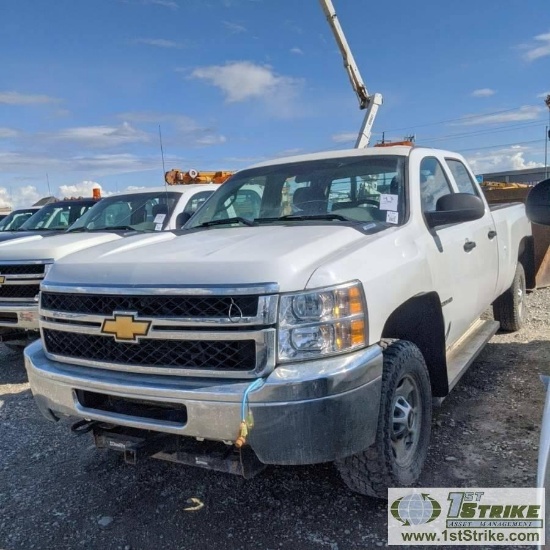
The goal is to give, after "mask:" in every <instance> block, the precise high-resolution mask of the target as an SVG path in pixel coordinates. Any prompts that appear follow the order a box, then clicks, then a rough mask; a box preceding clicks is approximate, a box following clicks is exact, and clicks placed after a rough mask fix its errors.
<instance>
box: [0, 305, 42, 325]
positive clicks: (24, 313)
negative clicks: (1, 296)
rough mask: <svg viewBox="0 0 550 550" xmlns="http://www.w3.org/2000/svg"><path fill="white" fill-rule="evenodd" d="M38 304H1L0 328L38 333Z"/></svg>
mask: <svg viewBox="0 0 550 550" xmlns="http://www.w3.org/2000/svg"><path fill="white" fill-rule="evenodd" d="M38 319H39V315H38V303H36V302H33V303H29V302H13V303H6V302H3V303H0V327H5V328H11V329H14V330H16V329H21V330H34V331H36V332H38V330H39V328H38Z"/></svg>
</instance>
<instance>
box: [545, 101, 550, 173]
mask: <svg viewBox="0 0 550 550" xmlns="http://www.w3.org/2000/svg"><path fill="white" fill-rule="evenodd" d="M544 103H546V106H547V107H548V126H546V128H545V132H544V179H545V180H546V179H548V141H550V94H548V95H547V96H546V99H545V100H544Z"/></svg>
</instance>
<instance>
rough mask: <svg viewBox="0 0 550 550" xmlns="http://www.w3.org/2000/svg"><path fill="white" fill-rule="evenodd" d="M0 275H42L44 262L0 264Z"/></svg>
mask: <svg viewBox="0 0 550 550" xmlns="http://www.w3.org/2000/svg"><path fill="white" fill-rule="evenodd" d="M0 275H44V264H29V265H24V264H19V265H0Z"/></svg>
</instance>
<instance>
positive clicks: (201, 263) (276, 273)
mask: <svg viewBox="0 0 550 550" xmlns="http://www.w3.org/2000/svg"><path fill="white" fill-rule="evenodd" d="M530 235H531V229H530V224H529V222H528V220H527V218H526V215H525V207H524V206H523V205H521V204H514V205H507V206H502V205H501V206H499V207H498V208H497V209H494V210H493V211H492V210H491V209H490V208H489V206H488V204H487V202H486V200H485V198H484V196H483V193H482V192H481V190H480V188H479V186H478V184H477V183H476V180H475V177H474V175H473V173H472V171H471V169H470V168H469V167H468V165H467V163H466V161H465V160H464V158H462V157H461V156H460V155H458V154H456V153H453V152H450V151H442V150H435V149H428V148H422V147H405V146H399V147H386V148H376V147H375V148H370V149H361V150H357V149H354V150H345V151H336V152H325V153H317V154H312V155H304V156H298V157H292V158H285V159H280V160H275V161H270V162H266V163H262V164H258V165H256V166H253V167H251V168H249V169H245V170H242V171H240V172H238V173H236V174H235V175H234V176H233V177H231V178H230V179H229V180H228V181H227V182H226V183H225V184H224V185H223V186H222V187H221V188H220V189H219V190H218V191H216V192H215V193H214V194H213V195H212V196H211V197H210V198H209V199H208V200H207V202H206V203H205V204H204V206H203V207H202V208H201V209H200V210H199V211H198V212H197V213H196V214H195V215H194V216H193V217H192V218H191V219H190V220H189V222H188V223H187V224H186V226H185V231H182V232H168V233H166V232H165V233H161V234H157V235H154V236H134V237H128V238H127V239H125V240H124V241H122V242H110V243H105V244H102V245H99V246H96V247H94V248H93V249H90V250H86V251H82V252H78V253H75V254H71V255H68V256H65V257H64V258H62V259H61V260H58V261H56V262H55V263H54V264H53V266H52V267H51V269H50V270H49V272H48V274H47V276H46V278H45V279H44V281H43V283H42V286H41V289H42V291H41V298H40V328H41V340H39V341H36V342H34V343H33V344H31V345H30V346H28V347H27V348H26V349H25V364H26V369H27V373H28V377H29V381H30V385H31V389H32V392H33V394H34V397H35V400H36V403H37V405H38V407H39V408H40V410H41V411H42V413H43V414H44V416H45V417H46V418H48V419H49V420H52V421H56V420H58V419H60V418H62V417H69V418H75V419H77V420H78V422H77V423H76V424H75V425H74V426H73V428H74V431H76V432H88V431H91V432H93V434H94V437H95V442H96V444H97V445H98V446H100V447H106V448H110V449H113V450H119V451H123V452H124V454H125V458H126V460H128V461H129V462H134V461H135V460H137V459H138V458H139V457H140V456H154V457H156V458H163V459H168V460H171V461H174V462H182V463H185V464H192V465H196V466H201V467H206V468H212V469H218V470H224V471H228V472H233V473H241V474H243V475H244V476H245V477H249V476H251V475H253V474H254V473H256V472H257V471H259V470H261V469H262V468H263V467H264V466H265V465H266V464H282V465H299V464H314V463H320V462H329V461H333V462H335V463H336V466H337V468H338V469H339V471H340V472H341V475H342V478H343V480H344V481H345V483H346V484H347V485H348V486H349V487H350V488H351V489H352V490H354V491H357V492H360V493H363V494H367V495H372V496H376V497H381V498H386V497H387V492H386V491H387V488H388V487H392V486H402V485H409V484H412V483H414V482H415V481H416V479H417V478H418V476H419V474H420V471H421V469H422V465H423V463H424V459H425V457H426V454H427V450H428V443H429V439H430V430H431V416H432V405H433V404H434V402H437V401H440V400H441V399H443V398H444V397H445V396H446V395H447V394H448V393H449V392H450V390H451V389H452V388H453V386H454V385H455V384H456V383H457V381H458V380H459V378H460V376H461V375H462V374H463V373H464V371H465V370H466V368H467V367H468V366H469V365H470V364H471V363H472V361H473V360H474V358H475V357H476V355H477V354H478V353H479V351H480V350H481V349H482V348H483V346H484V345H485V344H486V343H487V341H488V340H489V339H490V338H491V337H492V336H493V334H494V333H495V332H496V331H497V330H498V328H499V321H500V325H501V328H503V329H504V330H517V329H519V328H520V327H521V324H522V320H523V315H524V308H523V297H524V295H525V287H526V278H527V280H529V279H530V278H531V277H532V274H530V273H529V272H527V273H526V272H525V269H524V267H523V266H524V265H525V266H529V262H528V261H526V259H528V258H527V255H528V251H529V250H530V249H531V248H530V246H529V242H530V239H531V236H530ZM491 304H493V308H494V313H495V319H496V320H494V321H493V320H485V321H482V320H480V316H481V314H482V313H483V312H484V311H485V310H486V309H487V307H488V306H490V305H491Z"/></svg>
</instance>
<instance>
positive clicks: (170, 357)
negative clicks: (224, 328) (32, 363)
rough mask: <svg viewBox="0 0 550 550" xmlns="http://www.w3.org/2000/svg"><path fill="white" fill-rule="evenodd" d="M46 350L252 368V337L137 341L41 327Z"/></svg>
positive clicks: (103, 358)
mask: <svg viewBox="0 0 550 550" xmlns="http://www.w3.org/2000/svg"><path fill="white" fill-rule="evenodd" d="M42 333H43V338H44V344H45V346H46V350H47V351H48V352H49V353H53V354H55V355H62V356H64V357H74V358H77V359H89V360H92V361H99V362H106V363H120V364H131V365H139V366H142V367H166V368H170V367H176V368H181V369H201V370H211V371H219V370H226V371H227V370H229V371H252V370H253V369H254V368H255V366H256V345H255V342H254V340H235V341H231V340H230V341H224V340H198V341H195V340H158V339H155V340H149V339H144V340H142V341H141V342H140V343H139V344H137V345H136V344H127V343H121V342H116V341H115V340H113V339H112V338H110V337H105V336H95V335H90V334H79V333H74V332H64V331H58V330H50V329H44V330H43V331H42Z"/></svg>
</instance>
